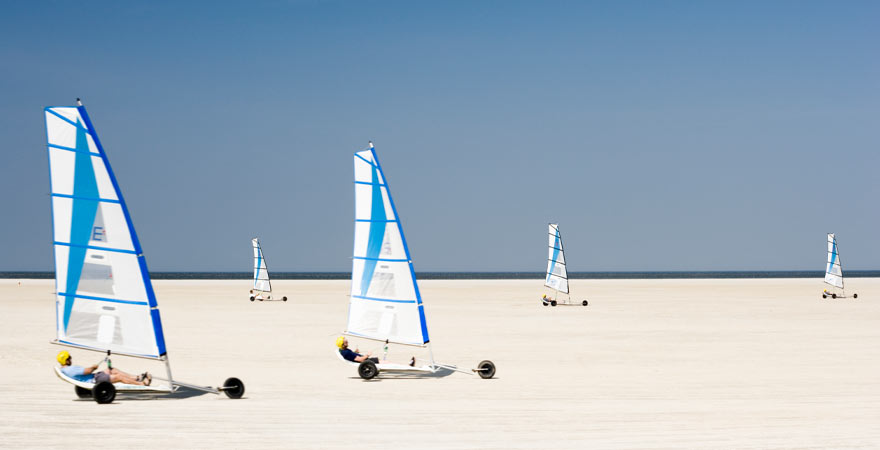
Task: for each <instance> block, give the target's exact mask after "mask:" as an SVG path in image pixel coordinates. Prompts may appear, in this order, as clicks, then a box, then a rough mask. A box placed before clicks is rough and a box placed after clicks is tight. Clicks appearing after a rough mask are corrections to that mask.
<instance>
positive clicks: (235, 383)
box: [223, 377, 244, 398]
mask: <svg viewBox="0 0 880 450" xmlns="http://www.w3.org/2000/svg"><path fill="white" fill-rule="evenodd" d="M223 393H224V394H226V396H227V397H229V398H241V396H242V395H244V383H242V382H241V380H239V379H238V378H235V377H232V378H227V379H226V381H224V382H223Z"/></svg>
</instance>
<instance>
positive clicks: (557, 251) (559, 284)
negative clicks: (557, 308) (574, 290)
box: [544, 223, 568, 294]
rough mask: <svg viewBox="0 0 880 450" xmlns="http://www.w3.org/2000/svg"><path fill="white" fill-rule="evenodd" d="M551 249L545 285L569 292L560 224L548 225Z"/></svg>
mask: <svg viewBox="0 0 880 450" xmlns="http://www.w3.org/2000/svg"><path fill="white" fill-rule="evenodd" d="M548 231H549V243H550V247H549V251H548V253H549V254H548V256H547V279H546V280H544V286H547V287H549V288H551V289H555V290H557V291H559V292H562V293H565V294H568V270H566V267H565V252H564V251H563V250H562V235H561V234H560V233H559V225H558V224H555V223H551V224H549V225H548Z"/></svg>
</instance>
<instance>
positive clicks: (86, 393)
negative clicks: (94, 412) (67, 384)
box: [73, 386, 92, 398]
mask: <svg viewBox="0 0 880 450" xmlns="http://www.w3.org/2000/svg"><path fill="white" fill-rule="evenodd" d="M73 391H74V392H76V396H77V397H79V398H92V391H90V390H88V389H86V388H84V387H79V386H74V387H73Z"/></svg>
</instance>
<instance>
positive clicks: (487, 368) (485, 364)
mask: <svg viewBox="0 0 880 450" xmlns="http://www.w3.org/2000/svg"><path fill="white" fill-rule="evenodd" d="M477 373H478V374H480V378H485V379H489V378H492V377H494V376H495V363H493V362H492V361H489V360H488V359H487V360H485V361H480V363H479V364H477Z"/></svg>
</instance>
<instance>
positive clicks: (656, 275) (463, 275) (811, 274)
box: [0, 270, 880, 280]
mask: <svg viewBox="0 0 880 450" xmlns="http://www.w3.org/2000/svg"><path fill="white" fill-rule="evenodd" d="M844 275H845V277H846V278H880V270H848V271H846V272H845V274H844ZM416 276H417V277H418V278H419V279H420V280H529V279H538V280H540V279H543V278H544V277H545V273H544V272H516V271H511V272H503V271H499V272H431V271H426V272H417V273H416ZM824 276H825V272H823V271H821V270H763V271H744V270H705V271H693V270H691V271H607V272H569V273H568V278H569V279H591V280H615V279H617V280H622V279H635V280H640V279H736V278H745V279H753V278H823V277H824ZM150 277H151V278H152V279H154V280H246V279H251V278H253V272H210V271H206V272H179V271H158V272H150ZM53 278H55V272H51V271H7V272H0V279H53ZM271 278H272V279H274V280H347V279H349V278H351V272H272V274H271Z"/></svg>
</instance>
